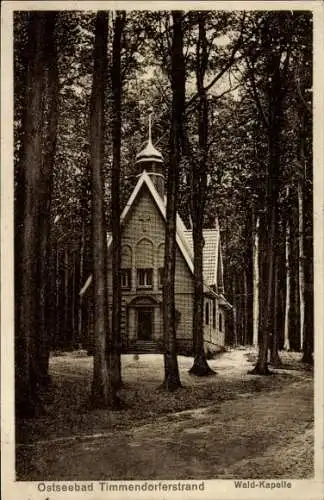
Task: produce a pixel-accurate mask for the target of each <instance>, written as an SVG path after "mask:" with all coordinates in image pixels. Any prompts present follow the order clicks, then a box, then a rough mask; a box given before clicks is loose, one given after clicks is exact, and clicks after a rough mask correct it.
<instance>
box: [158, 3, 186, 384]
mask: <svg viewBox="0 0 324 500" xmlns="http://www.w3.org/2000/svg"><path fill="white" fill-rule="evenodd" d="M182 15H183V14H182V12H179V11H173V12H172V18H173V39H172V53H171V83H172V116H171V131H170V159H169V167H168V180H167V207H166V231H165V256H164V284H163V324H164V348H165V352H164V382H163V386H164V387H165V388H166V389H167V390H170V391H173V390H175V389H177V388H178V387H181V382H180V376H179V368H178V361H177V351H176V324H175V295H174V278H175V261H176V214H177V194H178V185H179V164H180V159H181V152H180V139H181V127H182V120H183V112H184V101H185V68H184V60H183V30H182Z"/></svg>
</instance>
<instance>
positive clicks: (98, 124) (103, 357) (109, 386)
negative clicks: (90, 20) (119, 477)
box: [90, 11, 115, 408]
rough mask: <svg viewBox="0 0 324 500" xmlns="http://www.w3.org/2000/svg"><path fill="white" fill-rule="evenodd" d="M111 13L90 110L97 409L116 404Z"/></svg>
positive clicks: (98, 31)
mask: <svg viewBox="0 0 324 500" xmlns="http://www.w3.org/2000/svg"><path fill="white" fill-rule="evenodd" d="M107 40H108V14H107V12H103V11H98V12H97V16H96V28H95V47H94V69H93V86H92V95H91V109H90V162H91V171H92V238H93V242H92V244H93V282H94V283H93V285H94V286H93V292H94V296H93V302H94V338H95V339H94V344H95V345H94V361H93V381H92V395H91V403H92V406H93V407H95V408H102V407H112V406H113V405H114V403H115V389H114V385H113V383H112V373H111V372H110V370H108V368H109V369H110V366H109V365H108V364H107V343H108V352H109V351H111V347H112V346H111V344H112V342H111V335H110V332H109V324H108V300H107V298H108V297H107V290H108V289H107V266H106V264H107V258H106V254H107V241H106V222H105V207H104V177H103V164H104V126H105V118H104V109H105V106H104V97H105V89H106V85H107V74H106V68H107Z"/></svg>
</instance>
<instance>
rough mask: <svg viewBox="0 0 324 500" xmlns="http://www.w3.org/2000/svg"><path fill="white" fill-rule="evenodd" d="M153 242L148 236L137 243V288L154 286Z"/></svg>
mask: <svg viewBox="0 0 324 500" xmlns="http://www.w3.org/2000/svg"><path fill="white" fill-rule="evenodd" d="M153 262H154V258H153V243H152V241H151V240H149V239H147V238H143V239H141V240H140V241H139V242H138V243H137V244H136V253H135V265H136V268H137V288H152V287H153Z"/></svg>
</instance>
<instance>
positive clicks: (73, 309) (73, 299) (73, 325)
mask: <svg viewBox="0 0 324 500" xmlns="http://www.w3.org/2000/svg"><path fill="white" fill-rule="evenodd" d="M75 288H76V257H75V251H73V253H72V297H71V331H72V338H71V345H72V348H73V349H75V348H76V347H77V346H76V335H75V312H76V309H75Z"/></svg>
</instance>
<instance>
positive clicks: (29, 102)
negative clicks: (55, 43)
mask: <svg viewBox="0 0 324 500" xmlns="http://www.w3.org/2000/svg"><path fill="white" fill-rule="evenodd" d="M28 35H29V42H28V43H29V53H28V67H27V75H26V80H27V81H26V98H25V114H24V120H23V130H24V140H23V155H22V165H23V179H22V180H23V199H24V210H23V217H22V228H21V231H20V235H19V242H18V244H17V248H18V249H19V250H20V252H19V253H20V254H19V255H16V261H17V259H19V261H20V263H19V266H18V271H19V272H20V280H19V281H20V287H19V291H20V297H19V308H18V317H17V327H16V339H15V366H16V373H15V376H16V386H15V389H16V392H15V395H16V411H17V414H19V415H24V416H28V415H33V414H34V413H35V411H37V409H38V408H37V407H38V406H39V403H40V399H39V385H40V369H39V364H38V360H37V336H38V319H39V316H38V299H39V291H38V286H39V283H38V277H39V274H38V258H39V227H38V223H39V209H40V200H39V188H40V183H41V169H42V144H43V117H44V99H43V94H44V89H45V74H44V67H45V61H44V49H45V40H46V13H44V12H32V13H31V14H30V20H29V33H28Z"/></svg>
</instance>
